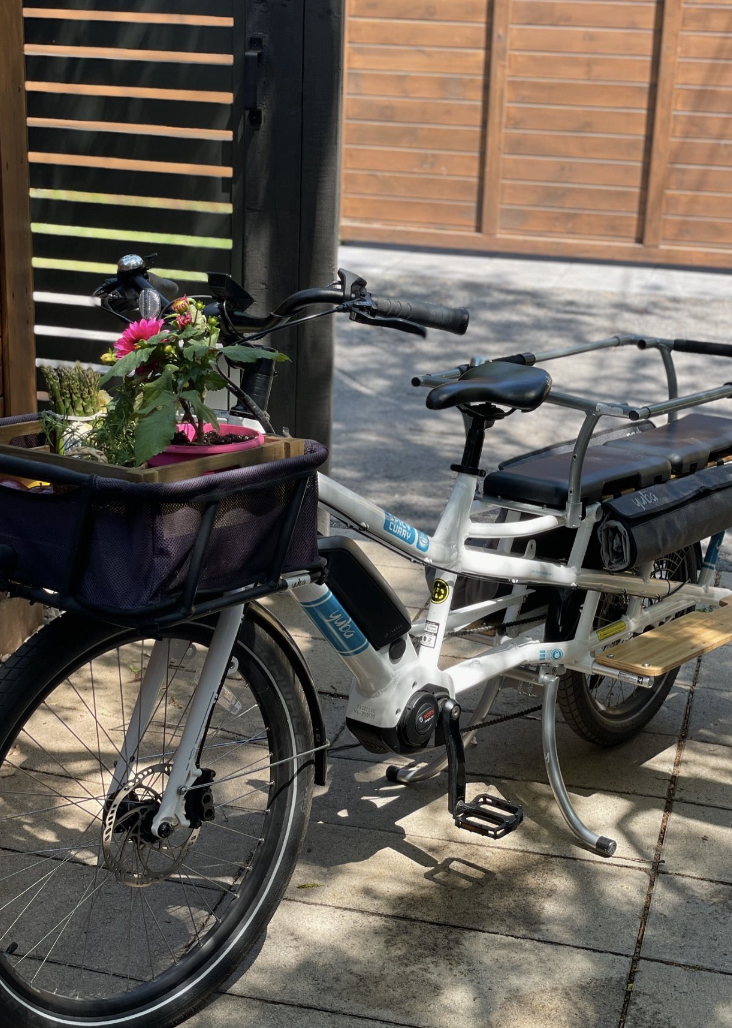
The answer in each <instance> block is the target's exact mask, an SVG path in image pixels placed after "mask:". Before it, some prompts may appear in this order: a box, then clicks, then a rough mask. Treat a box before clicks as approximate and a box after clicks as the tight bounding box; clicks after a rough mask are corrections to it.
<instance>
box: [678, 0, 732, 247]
mask: <svg viewBox="0 0 732 1028" xmlns="http://www.w3.org/2000/svg"><path fill="white" fill-rule="evenodd" d="M731 57H732V5H730V7H729V8H728V9H727V10H723V9H720V8H719V6H718V5H715V6H714V7H712V6H706V5H704V4H699V3H690V2H689V0H684V2H683V3H682V10H681V28H680V31H679V35H678V43H677V59H676V66H675V72H676V74H675V82H674V89H673V93H672V96H671V107H672V112H673V113H672V117H671V139H670V143H669V154H668V160H669V168H668V181H667V189H666V190H665V195H664V204H663V217H662V224H661V242H662V244H666V245H668V246H672V247H675V248H678V249H680V250H681V252H682V253H683V251H684V249H686V248H689V249H692V250H699V249H700V248H706V247H709V248H710V249H714V250H717V251H721V252H727V253H729V254H730V262H731V263H732V92H731V91H730V86H732V61H730V58H731ZM690 111H692V112H693V113H689V112H690Z"/></svg>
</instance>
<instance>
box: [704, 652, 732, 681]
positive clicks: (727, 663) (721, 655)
mask: <svg viewBox="0 0 732 1028" xmlns="http://www.w3.org/2000/svg"><path fill="white" fill-rule="evenodd" d="M698 687H699V688H700V689H702V688H703V689H705V690H706V689H721V690H722V691H723V692H729V691H732V645H730V646H720V648H719V649H718V650H712V652H711V653H707V654H706V655H705V657H704V659H703V660H702V662H701V667H700V670H699V681H698Z"/></svg>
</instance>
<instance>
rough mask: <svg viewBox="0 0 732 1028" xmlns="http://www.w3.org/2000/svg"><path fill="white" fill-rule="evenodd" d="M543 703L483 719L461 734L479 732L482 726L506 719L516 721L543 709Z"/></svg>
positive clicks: (490, 726)
mask: <svg viewBox="0 0 732 1028" xmlns="http://www.w3.org/2000/svg"><path fill="white" fill-rule="evenodd" d="M541 707H542V705H541V703H538V704H537V705H536V706H535V707H527V708H526V710H518V711H516V713H515V714H504V715H503V717H494V718H493V719H492V720H490V721H481V722H479V724H477V725H470V726H469V727H468V728H463V730H462V732H461V733H460V734H461V735H468V734H469V733H470V732H479V731H480V729H481V728H492V727H493V726H494V725H502V724H503V723H504V722H505V721H515V720H516V718H519V717H526V716H527V714H536V713H537V711H539V710H541Z"/></svg>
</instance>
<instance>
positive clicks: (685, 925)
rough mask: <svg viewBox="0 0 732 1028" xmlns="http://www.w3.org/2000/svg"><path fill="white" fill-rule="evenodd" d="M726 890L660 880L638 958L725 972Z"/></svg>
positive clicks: (729, 902) (730, 955)
mask: <svg viewBox="0 0 732 1028" xmlns="http://www.w3.org/2000/svg"><path fill="white" fill-rule="evenodd" d="M731 916H732V886H731V885H723V884H720V883H719V882H707V881H703V880H701V879H698V878H685V877H680V876H676V875H668V874H666V875H661V876H660V877H659V878H658V880H657V882H656V888H655V890H654V894H653V902H652V904H651V913H650V917H649V919H648V925H647V926H646V933H645V937H644V939H643V956H644V957H647V958H648V957H653V958H656V959H658V960H670V961H674V962H675V963H679V964H687V965H691V966H692V967H701V968H705V969H707V970H716V971H725V972H729V970H730V968H732V936H731V935H730V930H729V925H730V917H731Z"/></svg>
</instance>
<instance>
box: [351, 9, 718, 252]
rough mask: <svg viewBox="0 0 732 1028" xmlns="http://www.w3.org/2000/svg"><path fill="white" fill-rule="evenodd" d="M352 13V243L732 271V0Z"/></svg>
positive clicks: (391, 10)
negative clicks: (604, 259)
mask: <svg viewBox="0 0 732 1028" xmlns="http://www.w3.org/2000/svg"><path fill="white" fill-rule="evenodd" d="M350 3H351V6H350V12H349V24H348V28H347V33H348V39H349V45H348V48H347V52H348V57H347V60H348V65H349V68H350V72H349V77H348V85H347V91H348V97H349V99H348V105H347V108H346V140H347V146H346V150H345V152H344V158H343V169H344V171H343V207H342V226H341V227H342V236H343V237H344V238H345V239H354V240H357V239H368V240H373V241H377V240H381V241H384V242H390V243H399V242H402V243H404V244H416V245H426V246H438V247H439V246H444V247H458V248H463V249H465V248H470V249H475V250H489V251H490V250H493V251H499V252H515V253H525V254H532V253H536V254H547V255H555V256H560V257H562V256H566V257H588V258H593V257H595V258H601V259H602V258H611V259H616V260H631V261H653V262H662V263H672V264H691V265H700V264H707V265H711V266H715V267H732V213H731V212H732V0H491V3H490V7H489V6H488V5H487V4H485V5H481V4H480V3H478V2H477V0H432V2H429V3H428V2H423V0H350ZM407 41H409V42H407ZM370 105H373V106H370ZM369 115H370V117H369ZM448 182H449V185H446V183H448ZM430 213H431V216H429V217H428V215H430Z"/></svg>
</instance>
